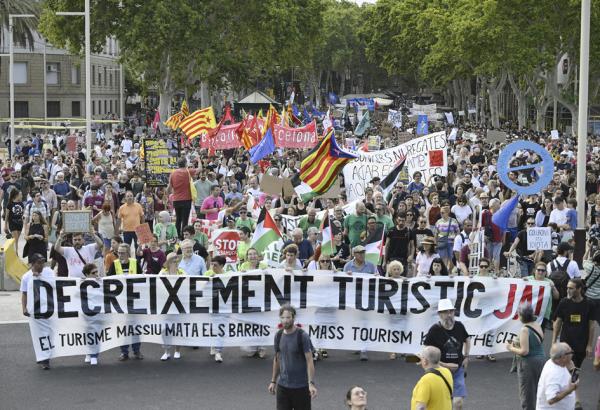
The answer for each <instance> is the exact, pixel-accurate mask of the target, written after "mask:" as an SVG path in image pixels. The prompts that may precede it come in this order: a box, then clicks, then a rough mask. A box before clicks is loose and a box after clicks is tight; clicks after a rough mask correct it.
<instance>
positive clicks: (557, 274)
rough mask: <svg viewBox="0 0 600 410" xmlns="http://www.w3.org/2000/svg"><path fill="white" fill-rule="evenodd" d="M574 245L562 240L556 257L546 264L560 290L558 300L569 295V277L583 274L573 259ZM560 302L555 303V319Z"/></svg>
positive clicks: (550, 275) (553, 307)
mask: <svg viewBox="0 0 600 410" xmlns="http://www.w3.org/2000/svg"><path fill="white" fill-rule="evenodd" d="M572 252H573V247H572V246H571V245H569V244H568V243H567V242H561V243H560V244H559V245H558V247H557V249H556V254H557V255H556V258H555V259H554V260H553V261H552V262H550V263H548V265H546V271H547V272H548V277H549V278H550V279H551V280H552V282H554V286H555V287H556V290H558V302H560V301H561V300H562V299H564V298H566V297H567V283H568V282H569V279H573V278H578V277H580V276H581V273H580V272H579V266H578V265H577V262H575V261H574V260H572V259H571V256H572ZM557 306H558V303H556V304H553V306H552V314H551V318H552V319H554V317H555V312H556V307H557Z"/></svg>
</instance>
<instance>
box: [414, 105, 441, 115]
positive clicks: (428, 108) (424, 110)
mask: <svg viewBox="0 0 600 410" xmlns="http://www.w3.org/2000/svg"><path fill="white" fill-rule="evenodd" d="M436 112H437V105H436V104H413V106H412V108H411V109H410V113H411V114H412V115H433V114H435V113H436Z"/></svg>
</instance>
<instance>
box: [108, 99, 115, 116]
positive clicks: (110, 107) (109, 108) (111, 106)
mask: <svg viewBox="0 0 600 410" xmlns="http://www.w3.org/2000/svg"><path fill="white" fill-rule="evenodd" d="M112 102H113V100H110V101H109V102H108V112H111V113H112V112H114V111H113V110H112V109H113V105H112Z"/></svg>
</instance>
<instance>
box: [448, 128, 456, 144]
mask: <svg viewBox="0 0 600 410" xmlns="http://www.w3.org/2000/svg"><path fill="white" fill-rule="evenodd" d="M457 135H458V128H452V130H451V131H450V135H448V141H456V136H457Z"/></svg>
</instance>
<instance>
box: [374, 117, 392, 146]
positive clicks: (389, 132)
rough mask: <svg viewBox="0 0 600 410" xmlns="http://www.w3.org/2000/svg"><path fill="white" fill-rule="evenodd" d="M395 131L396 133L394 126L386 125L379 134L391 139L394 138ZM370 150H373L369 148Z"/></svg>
mask: <svg viewBox="0 0 600 410" xmlns="http://www.w3.org/2000/svg"><path fill="white" fill-rule="evenodd" d="M393 131H394V129H393V128H392V126H391V125H390V124H388V123H384V124H383V125H382V127H381V129H380V130H379V133H380V134H381V136H382V137H384V138H389V137H391V136H392V133H393ZM369 149H371V148H369ZM378 149H379V148H378Z"/></svg>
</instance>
